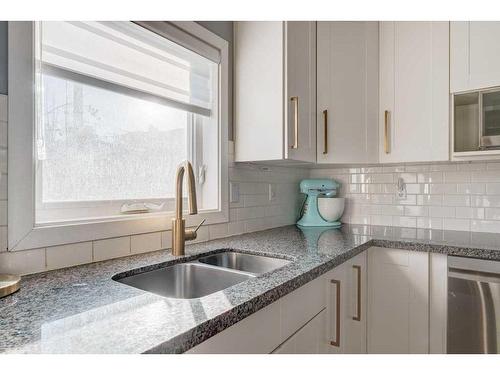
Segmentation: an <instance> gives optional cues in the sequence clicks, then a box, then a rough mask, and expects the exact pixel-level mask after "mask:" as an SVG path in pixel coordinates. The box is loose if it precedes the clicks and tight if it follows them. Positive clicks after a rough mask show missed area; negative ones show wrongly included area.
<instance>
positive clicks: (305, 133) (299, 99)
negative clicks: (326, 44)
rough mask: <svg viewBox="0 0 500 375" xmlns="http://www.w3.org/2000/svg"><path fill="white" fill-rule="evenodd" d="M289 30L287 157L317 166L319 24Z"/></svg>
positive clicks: (290, 24) (293, 24) (302, 23)
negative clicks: (317, 41)
mask: <svg viewBox="0 0 500 375" xmlns="http://www.w3.org/2000/svg"><path fill="white" fill-rule="evenodd" d="M285 27H286V32H285V37H286V72H285V74H286V83H287V85H286V90H285V91H286V94H285V108H286V109H287V111H286V113H287V116H286V127H285V128H286V138H285V145H284V146H285V150H286V151H285V157H286V158H287V159H290V160H297V161H304V162H315V161H316V115H315V114H316V22H305V21H297V22H286V26H285ZM261 136H264V134H261Z"/></svg>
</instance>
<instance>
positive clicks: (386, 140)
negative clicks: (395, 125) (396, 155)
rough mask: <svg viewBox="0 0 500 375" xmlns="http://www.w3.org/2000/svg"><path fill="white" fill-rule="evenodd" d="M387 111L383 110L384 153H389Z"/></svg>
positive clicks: (388, 113)
mask: <svg viewBox="0 0 500 375" xmlns="http://www.w3.org/2000/svg"><path fill="white" fill-rule="evenodd" d="M389 116H390V112H389V111H384V151H385V153H386V154H388V153H390V152H391V150H390V149H389Z"/></svg>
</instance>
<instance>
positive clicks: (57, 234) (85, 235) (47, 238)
mask: <svg viewBox="0 0 500 375" xmlns="http://www.w3.org/2000/svg"><path fill="white" fill-rule="evenodd" d="M172 218H173V214H172V213H169V214H143V215H125V216H124V217H116V218H113V219H106V220H102V221H92V222H86V223H77V224H75V223H71V224H58V225H44V226H37V227H35V228H33V230H31V231H30V232H29V233H28V234H27V235H26V236H25V237H24V238H23V239H21V240H20V241H19V242H18V243H17V244H15V245H14V246H12V247H10V246H9V251H18V250H28V249H34V248H41V247H48V246H57V245H62V244H68V243H76V242H84V241H94V240H101V239H106V238H113V237H122V236H130V235H137V234H143V233H151V232H161V231H167V230H171V227H172ZM184 219H186V227H191V226H196V225H198V224H199V223H200V221H201V220H203V219H205V220H206V221H205V224H204V225H209V224H220V223H227V222H228V221H229V213H228V212H227V211H226V212H224V211H213V212H210V211H206V212H200V213H199V214H198V215H193V216H191V215H184Z"/></svg>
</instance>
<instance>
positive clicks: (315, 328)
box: [273, 309, 326, 354]
mask: <svg viewBox="0 0 500 375" xmlns="http://www.w3.org/2000/svg"><path fill="white" fill-rule="evenodd" d="M325 324H326V309H323V310H321V312H320V313H319V314H317V315H316V316H315V317H314V318H312V319H311V320H310V321H309V322H307V323H306V325H305V326H303V327H302V328H300V329H299V330H298V331H297V332H296V333H294V334H293V335H292V336H291V337H290V338H288V339H287V340H286V341H285V342H284V343H283V344H281V345H280V346H279V347H278V348H276V350H275V351H273V354H321V353H324V352H325V351H324V348H325V346H324V341H325V340H324V338H325Z"/></svg>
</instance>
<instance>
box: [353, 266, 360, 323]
mask: <svg viewBox="0 0 500 375" xmlns="http://www.w3.org/2000/svg"><path fill="white" fill-rule="evenodd" d="M352 268H354V269H355V270H356V276H357V283H358V295H357V298H356V299H357V301H356V315H355V316H353V317H352V319H353V320H357V321H358V322H360V321H361V266H352Z"/></svg>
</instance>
